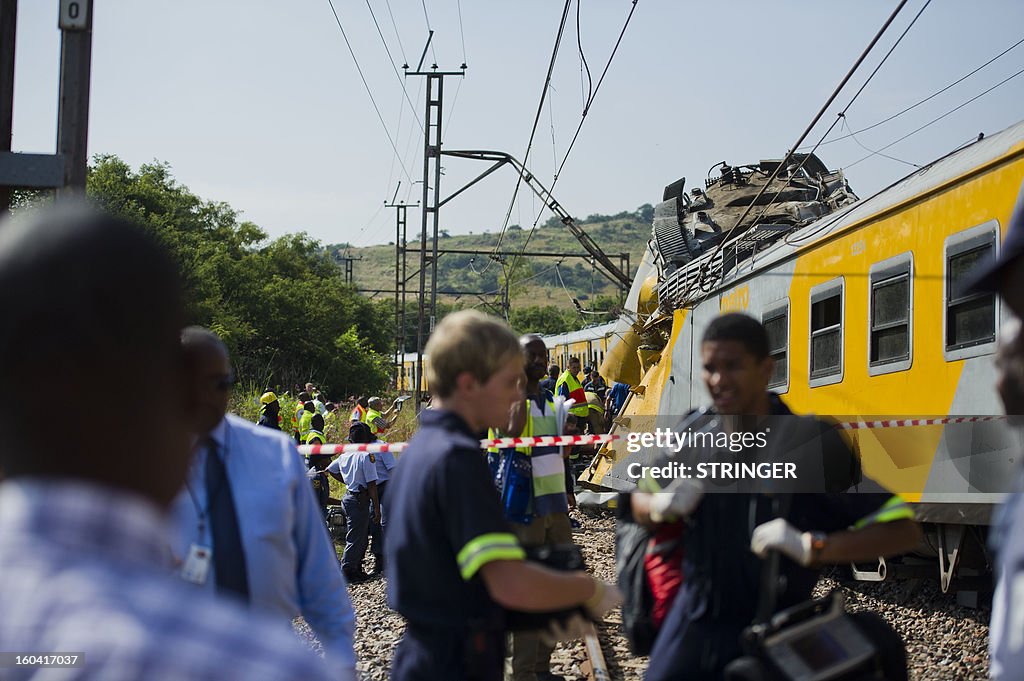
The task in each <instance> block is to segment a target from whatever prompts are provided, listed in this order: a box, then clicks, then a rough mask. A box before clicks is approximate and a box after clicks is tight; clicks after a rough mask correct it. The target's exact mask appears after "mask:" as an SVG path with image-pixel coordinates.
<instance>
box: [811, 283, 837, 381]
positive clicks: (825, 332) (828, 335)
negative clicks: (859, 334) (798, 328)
mask: <svg viewBox="0 0 1024 681" xmlns="http://www.w3.org/2000/svg"><path fill="white" fill-rule="evenodd" d="M810 319H811V330H810V332H811V337H810V350H811V351H810V383H811V387H812V388H813V387H817V386H820V385H829V384H831V383H838V382H839V381H841V380H843V279H842V278H839V279H833V280H832V281H830V282H827V283H824V284H820V285H818V286H815V287H814V288H812V289H811V315H810Z"/></svg>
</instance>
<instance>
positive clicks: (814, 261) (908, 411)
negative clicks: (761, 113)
mask: <svg viewBox="0 0 1024 681" xmlns="http://www.w3.org/2000/svg"><path fill="white" fill-rule="evenodd" d="M777 166H778V162H772V161H763V162H761V163H759V164H756V165H751V166H741V167H733V166H728V165H725V164H721V166H720V167H716V168H715V169H713V171H715V170H717V173H718V176H717V177H714V178H711V177H709V179H707V180H706V181H705V182H704V183H703V186H702V187H701V186H698V187H696V188H693V189H691V190H689V191H687V190H686V187H685V182H684V181H683V180H680V181H679V182H676V183H673V184H671V185H669V186H668V187H666V189H665V193H664V196H663V201H662V203H661V204H659V206H658V207H657V210H656V215H655V221H654V227H653V234H652V239H651V240H650V242H649V244H648V248H647V250H646V252H645V255H644V258H643V261H642V264H641V266H640V267H639V270H638V272H637V274H636V278H635V280H634V282H633V285H632V289H631V291H630V294H629V296H628V298H627V306H626V307H627V311H626V313H625V314H624V316H623V317H622V318H621V319H620V320H619V321H618V322H616V323H614V324H611V325H605V326H602V327H596V328H593V329H589V330H584V331H580V332H574V333H573V334H565V335H563V336H558V337H550V338H549V339H548V343H549V347H551V348H552V360H553V361H558V360H562V361H563V364H562V365H563V366H564V360H565V359H567V358H568V356H569V355H580V356H583V357H586V358H587V359H590V360H591V361H594V362H600V364H601V373H602V375H603V376H605V377H606V378H610V379H613V380H616V381H621V382H625V383H628V384H630V385H631V386H632V391H631V396H630V399H629V401H628V402H627V404H626V406H625V408H624V410H623V412H622V414H621V416H620V417H619V418H618V419H617V420H616V424H615V426H614V431H617V432H619V433H620V434H626V433H628V432H630V431H631V430H637V431H639V430H647V429H649V428H650V427H651V426H652V424H655V423H656V424H657V425H658V426H669V427H670V426H672V425H674V424H675V422H676V421H677V420H678V418H679V416H680V415H682V414H685V413H686V412H687V411H689V410H690V409H692V408H694V407H697V406H700V405H702V404H707V403H709V398H708V396H707V395H706V394H705V390H704V387H703V384H702V382H701V367H700V355H699V340H700V336H701V334H702V332H703V330H704V328H705V327H706V325H707V324H708V323H709V321H710V320H711V319H712V318H714V317H715V316H717V315H719V314H720V313H722V312H726V311H733V310H736V311H743V312H746V313H748V314H750V315H752V316H755V317H757V318H758V319H760V320H762V321H763V322H764V324H765V326H766V328H767V329H768V332H769V336H770V341H771V352H772V356H773V357H774V358H775V367H776V369H775V373H774V375H773V376H772V381H771V388H772V390H774V391H776V392H778V393H779V394H781V395H783V396H784V399H785V400H786V401H787V403H788V404H789V405H790V406H791V407H792V408H793V409H794V411H796V412H800V413H813V414H819V415H830V416H832V417H834V418H835V419H836V420H837V421H838V422H839V423H840V426H841V427H844V428H846V429H848V430H847V432H848V434H849V435H850V436H851V439H852V441H853V442H854V443H855V445H856V447H857V449H858V450H859V454H860V456H861V460H862V463H863V467H864V470H865V473H866V474H867V475H869V476H871V477H872V478H874V479H876V480H878V481H880V482H882V483H883V484H885V485H886V486H887V487H888V488H890V489H892V490H893V491H896V492H899V493H900V494H902V495H903V496H904V497H905V498H906V499H907V500H908V501H910V502H912V503H913V504H914V506H915V509H916V513H917V515H918V518H919V519H920V520H921V521H922V523H924V527H925V529H926V536H927V537H928V540H929V547H923V549H926V550H928V551H930V553H931V555H932V557H931V559H930V560H929V561H928V562H926V563H922V564H918V565H911V564H909V561H907V562H904V563H902V564H899V565H887V564H886V563H884V562H880V563H879V564H878V565H877V566H869V567H867V568H865V567H864V566H861V567H860V568H855V570H854V574H855V576H858V577H859V578H861V579H872V580H879V579H884V578H885V577H886V576H888V575H892V574H894V573H898V572H900V571H903V572H914V573H916V574H920V573H921V572H922V571H929V572H932V574H934V572H933V571H934V556H935V555H936V554H937V555H938V564H939V577H940V580H941V584H942V588H943V589H944V590H945V589H948V588H950V586H951V584H952V580H953V578H954V577H955V576H959V577H960V578H961V579H965V580H966V578H968V577H969V576H970V575H971V574H980V573H981V572H983V571H985V570H986V569H987V566H988V556H987V553H986V551H985V548H984V544H985V542H984V538H985V534H986V529H987V526H988V525H989V522H990V518H991V515H992V512H993V510H994V508H995V506H996V505H997V504H998V503H999V502H1000V501H1001V500H1002V498H1003V495H1004V494H1005V492H1006V491H1007V490H1008V485H1009V481H1010V480H1012V479H1013V478H1014V476H1015V469H1016V467H1017V466H1019V465H1020V462H1018V461H1017V459H1018V457H1020V456H1021V455H1022V453H1024V442H1022V441H1021V437H1020V435H1019V434H1018V433H1017V432H1016V431H1014V430H1012V429H1010V428H1009V427H1008V426H1007V423H1006V421H1005V420H1004V419H1003V418H1002V417H1001V416H1000V415H1001V414H1002V408H1001V405H1000V403H999V400H998V397H997V395H996V393H995V390H994V388H993V383H994V379H995V369H994V367H993V362H992V355H993V353H994V350H995V341H996V337H997V334H998V329H999V327H1000V324H1001V322H1002V321H1004V320H1005V318H1006V316H1007V315H1008V311H1007V310H1004V309H1003V307H1002V305H1001V303H1000V301H999V300H998V298H996V297H995V296H992V295H973V294H971V293H969V292H967V291H966V290H965V289H964V281H965V277H966V276H967V275H968V273H969V272H970V270H971V269H972V268H973V267H974V266H975V265H977V263H979V262H981V261H983V260H985V259H987V258H992V257H994V256H995V254H996V253H997V252H998V250H999V247H1000V242H1001V237H1002V233H1003V232H1004V230H1005V229H1006V225H1007V222H1008V220H1009V218H1010V215H1011V212H1012V209H1013V206H1014V202H1015V201H1017V200H1024V195H1022V192H1024V187H1022V178H1024V122H1022V123H1019V124H1017V125H1014V126H1012V127H1010V128H1008V129H1006V130H1004V131H1002V132H1000V133H998V134H995V135H992V136H990V137H988V138H985V139H982V140H979V141H977V142H975V143H973V144H971V145H970V146H968V147H966V148H963V149H961V150H958V151H956V152H954V153H951V154H949V155H948V156H946V157H944V158H941V159H939V160H937V161H935V162H933V163H931V164H929V165H927V166H925V167H923V168H921V169H920V170H917V171H915V172H914V173H912V174H910V175H909V176H907V177H905V178H904V179H902V180H900V181H899V182H897V183H895V184H893V185H892V186H890V187H888V188H887V189H885V190H883V191H880V192H878V193H877V194H875V195H873V196H871V197H869V198H866V199H863V200H860V199H857V197H856V196H855V195H854V194H853V192H852V191H851V190H850V189H849V187H848V186H847V183H846V180H845V178H844V177H843V175H842V173H841V172H830V171H828V169H827V168H826V166H824V164H822V163H821V161H819V160H818V159H817V158H816V157H814V156H807V157H802V156H795V157H794V161H793V163H792V164H791V165H790V166H789V167H787V168H784V169H779V170H781V172H779V173H778V176H777V178H776V179H775V180H773V181H772V182H771V185H770V186H769V187H767V188H766V191H764V192H761V193H760V196H759V197H758V194H759V190H760V189H761V188H762V187H763V185H764V184H765V183H766V181H767V180H768V178H769V176H770V175H771V174H772V172H773V171H774V170H776V169H777ZM709 175H710V174H709ZM755 197H757V199H756V205H754V206H751V205H750V204H751V202H752V201H754V200H755ZM748 208H750V210H749V211H748V210H747V209H748ZM744 212H746V214H747V215H749V216H750V218H749V219H744V220H743V222H742V223H741V224H739V225H737V220H740V219H743V218H744V217H745V216H744V215H743V213H744ZM588 353H589V355H588ZM978 417H980V418H978ZM621 442H622V441H619V442H618V443H612V444H611V445H609V446H606V447H604V448H603V449H602V450H601V451H600V452H599V453H598V455H597V457H596V458H595V459H594V461H593V462H592V464H591V466H590V468H589V469H588V470H587V472H586V473H585V474H584V475H583V477H582V478H581V481H583V482H584V483H586V484H589V485H592V486H594V487H597V488H604V489H612V490H629V489H632V487H633V486H634V483H635V480H634V479H632V478H631V477H630V476H629V475H628V473H627V466H628V464H629V463H631V462H634V461H636V460H637V459H636V457H638V456H642V455H643V454H642V453H640V454H633V455H630V454H628V453H627V452H626V449H625V446H624V445H623V444H621ZM964 583H966V582H964Z"/></svg>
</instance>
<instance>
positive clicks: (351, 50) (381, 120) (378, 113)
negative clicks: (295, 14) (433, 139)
mask: <svg viewBox="0 0 1024 681" xmlns="http://www.w3.org/2000/svg"><path fill="white" fill-rule="evenodd" d="M327 4H328V5H330V7H331V13H332V14H334V20H335V21H336V22H338V29H339V30H340V31H341V37H342V38H343V39H344V40H345V46H346V47H348V53H349V54H350V55H352V62H353V63H354V64H355V66H356V71H358V72H359V79H360V80H361V81H362V82H363V87H364V88H366V94H367V95H368V96H369V97H370V103H371V104H373V110H374V111H376V112H377V118H378V119H379V120H380V124H381V126H382V127H383V128H384V134H385V135H387V137H388V142H390V143H391V148H392V149H393V150H394V152H395V155H396V156H398V162H399V163H400V164H401V166H402V172H404V173H405V177H406V179H408V180H409V181H410V182H412V176H411V175H409V169H408V168H406V167H405V162H404V161H403V160H402V158H401V154H399V153H398V147H397V146H396V145H395V140H394V139H392V137H391V132H390V131H389V130H388V125H387V123H385V122H384V116H383V115H381V113H380V108H379V107H378V106H377V101H376V100H375V99H374V98H373V92H372V91H371V90H370V84H369V83H367V82H366V76H364V75H363V69H362V67H360V66H359V60H358V59H357V58H356V53H355V50H353V49H352V43H350V42H349V40H348V35H347V34H346V33H345V27H344V26H342V24H341V18H340V17H339V16H338V10H336V9H335V8H334V0H327Z"/></svg>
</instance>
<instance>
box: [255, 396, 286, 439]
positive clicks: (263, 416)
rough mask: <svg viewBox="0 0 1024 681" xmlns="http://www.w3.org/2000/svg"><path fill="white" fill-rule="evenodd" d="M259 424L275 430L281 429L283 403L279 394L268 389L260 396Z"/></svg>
mask: <svg viewBox="0 0 1024 681" xmlns="http://www.w3.org/2000/svg"><path fill="white" fill-rule="evenodd" d="M256 423H257V425H260V426H263V427H265V428H272V429H274V430H281V403H280V402H278V401H277V395H275V394H274V393H273V392H270V391H267V392H265V393H263V394H262V395H261V396H260V419H259V421H257V422H256Z"/></svg>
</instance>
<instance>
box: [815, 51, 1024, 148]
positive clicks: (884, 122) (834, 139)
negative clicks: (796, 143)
mask: <svg viewBox="0 0 1024 681" xmlns="http://www.w3.org/2000/svg"><path fill="white" fill-rule="evenodd" d="M1022 43H1024V38H1021V39H1020V40H1018V41H1017V42H1015V43H1014V44H1013V45H1010V46H1009V47H1007V48H1006V49H1005V50H1003V51H1002V52H1000V53H999V54H997V55H996V56H994V57H992V58H991V59H989V60H988V61H987V62H985V63H984V64H982V65H981V66H978V67H977V68H975V69H974V70H972V71H971V72H970V73H967V74H965V75H963V76H961V77H960V78H957V79H956V80H954V81H953V82H952V83H950V84H949V85H946V86H945V87H943V88H942V89H940V90H936V91H935V92H933V93H932V94H930V95H928V96H927V97H925V98H924V99H921V100H918V101H917V102H915V103H913V104H911V105H910V106H908V107H907V108H905V109H903V110H902V111H897V112H896V113H894V114H893V115H891V116H889V117H888V118H883V119H882V120H880V121H878V122H877V123H872V124H871V125H869V126H867V127H865V128H861V129H860V130H856V131H854V130H851V131H850V133H849V134H848V135H843V136H842V137H834V138H832V139H830V140H826V141H824V142H822V143H821V144H820V146H825V145H826V144H832V143H833V142H839V141H841V140H844V139H847V138H849V137H852V136H853V135H854V134H857V135H859V134H861V133H862V132H867V131H868V130H873V129H875V128H877V127H878V126H880V125H885V124H886V123H888V122H889V121H891V120H895V119H896V118H899V117H900V116H902V115H903V114H905V113H907V112H909V111H912V110H914V109H916V108H917V107H919V106H921V105H922V104H924V103H926V102H928V101H931V100H932V99H935V98H936V97H938V96H939V95H941V94H942V93H943V92H946V91H947V90H949V89H950V88H952V87H955V86H956V85H959V84H960V83H962V82H964V81H965V80H967V79H968V78H970V77H971V76H973V75H974V74H976V73H977V72H978V71H981V70H982V69H983V68H985V67H986V66H988V65H989V64H991V63H992V62H994V61H996V60H997V59H999V58H1000V57H1002V56H1003V55H1005V54H1007V53H1008V52H1010V51H1011V50H1013V49H1014V48H1016V47H1018V46H1019V45H1021V44H1022ZM809 147H810V145H807V146H806V147H802V148H803V149H807V148H809Z"/></svg>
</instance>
